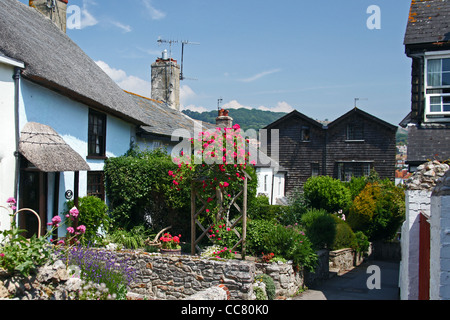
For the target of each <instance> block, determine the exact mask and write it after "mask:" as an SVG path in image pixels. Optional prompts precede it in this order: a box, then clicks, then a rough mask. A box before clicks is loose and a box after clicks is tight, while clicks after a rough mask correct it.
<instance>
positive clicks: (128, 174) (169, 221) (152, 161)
mask: <svg viewBox="0 0 450 320" xmlns="http://www.w3.org/2000/svg"><path fill="white" fill-rule="evenodd" d="M177 168H178V167H177V166H176V165H175V164H174V163H173V162H172V159H171V157H170V155H168V154H167V153H166V152H165V151H163V150H160V149H157V150H154V151H141V150H138V149H133V150H130V151H129V152H128V153H127V154H126V155H124V156H121V157H117V158H109V159H107V160H106V161H105V169H104V170H105V186H106V193H107V195H108V198H109V200H110V209H111V218H112V219H113V222H114V225H119V226H122V227H124V228H126V229H128V230H129V229H131V228H133V227H134V226H137V225H141V224H143V223H145V222H147V221H151V224H150V227H151V228H152V229H155V230H162V229H164V228H166V227H167V226H170V225H171V226H173V228H174V229H176V230H179V231H180V233H182V234H189V233H190V232H189V228H188V227H189V226H190V224H189V218H190V195H191V194H190V190H188V189H182V190H181V191H175V190H173V189H172V187H173V179H172V177H170V176H169V174H168V172H169V171H176V169H177ZM148 218H150V219H148Z"/></svg>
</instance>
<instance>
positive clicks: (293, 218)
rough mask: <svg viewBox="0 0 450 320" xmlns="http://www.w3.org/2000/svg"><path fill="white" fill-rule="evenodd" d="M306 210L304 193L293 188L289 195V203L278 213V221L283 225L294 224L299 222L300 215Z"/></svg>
mask: <svg viewBox="0 0 450 320" xmlns="http://www.w3.org/2000/svg"><path fill="white" fill-rule="evenodd" d="M307 210H308V205H307V203H306V201H305V197H304V194H303V193H301V192H300V191H298V190H295V191H294V192H293V193H292V195H290V196H289V205H288V206H287V207H285V208H284V210H283V211H282V212H280V214H279V215H278V221H279V222H280V223H281V224H282V225H284V226H288V225H295V224H296V223H300V219H301V217H302V215H303V214H304V213H305V212H306V211H307Z"/></svg>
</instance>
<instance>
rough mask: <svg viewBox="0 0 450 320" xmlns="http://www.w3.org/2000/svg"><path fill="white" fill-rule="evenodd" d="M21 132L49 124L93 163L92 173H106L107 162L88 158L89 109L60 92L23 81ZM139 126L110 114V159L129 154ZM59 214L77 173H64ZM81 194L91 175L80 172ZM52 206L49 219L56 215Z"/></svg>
mask: <svg viewBox="0 0 450 320" xmlns="http://www.w3.org/2000/svg"><path fill="white" fill-rule="evenodd" d="M19 110H20V130H21V129H22V128H23V127H24V126H25V124H26V123H28V122H37V123H41V124H45V125H48V126H50V127H52V128H53V129H55V130H56V132H58V134H59V135H60V136H61V137H62V138H63V139H64V140H65V142H66V143H67V144H68V145H69V146H70V147H72V148H73V149H74V150H75V151H76V152H77V153H79V154H80V155H81V156H82V157H83V158H85V159H86V162H87V163H88V164H89V166H90V168H91V171H103V169H104V160H97V159H87V155H88V122H89V106H86V105H84V104H82V103H79V102H77V101H74V100H71V99H69V98H68V97H65V96H63V95H61V94H59V93H56V92H54V91H52V90H49V89H47V88H44V87H42V86H39V85H37V84H35V83H32V82H30V81H27V80H24V79H22V81H21V100H20V109H19ZM134 137H135V125H133V124H131V123H128V122H126V121H124V120H121V119H119V118H117V117H114V116H111V115H107V127H106V156H107V157H108V158H110V157H117V156H121V155H123V154H125V153H126V152H127V151H128V150H129V148H130V143H131V141H132V139H135V138H134ZM60 179H61V180H60V190H59V194H60V200H59V212H58V213H61V212H62V211H63V210H64V203H65V202H66V199H65V197H64V194H65V192H66V191H67V190H73V188H74V173H73V172H64V173H61V178H60ZM53 181H54V177H53V175H50V176H49V190H53V185H52V182H53ZM79 195H80V197H84V196H86V195H87V172H80V184H79ZM48 203H49V204H51V203H53V192H49V197H48ZM51 207H52V206H51V205H49V214H48V218H50V219H51V217H52V216H53V215H55V214H56V213H53V212H52V210H51Z"/></svg>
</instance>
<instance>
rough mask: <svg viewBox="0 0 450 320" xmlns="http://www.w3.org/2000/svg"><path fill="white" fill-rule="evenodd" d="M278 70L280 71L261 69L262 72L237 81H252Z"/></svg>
mask: <svg viewBox="0 0 450 320" xmlns="http://www.w3.org/2000/svg"><path fill="white" fill-rule="evenodd" d="M280 71H281V69H272V70H268V71H263V72H260V73H258V74H255V75H254V76H252V77H250V78H245V79H240V80H239V81H241V82H253V81H256V80H258V79H261V78H262V77H265V76H268V75H270V74H274V73H277V72H280Z"/></svg>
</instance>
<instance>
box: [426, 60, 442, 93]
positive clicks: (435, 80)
mask: <svg viewBox="0 0 450 320" xmlns="http://www.w3.org/2000/svg"><path fill="white" fill-rule="evenodd" d="M427 69H428V86H431V87H437V86H440V85H441V73H442V60H441V59H433V60H428V65H427Z"/></svg>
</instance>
